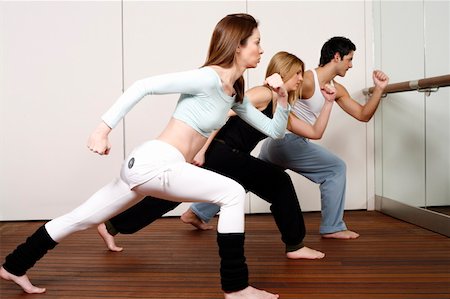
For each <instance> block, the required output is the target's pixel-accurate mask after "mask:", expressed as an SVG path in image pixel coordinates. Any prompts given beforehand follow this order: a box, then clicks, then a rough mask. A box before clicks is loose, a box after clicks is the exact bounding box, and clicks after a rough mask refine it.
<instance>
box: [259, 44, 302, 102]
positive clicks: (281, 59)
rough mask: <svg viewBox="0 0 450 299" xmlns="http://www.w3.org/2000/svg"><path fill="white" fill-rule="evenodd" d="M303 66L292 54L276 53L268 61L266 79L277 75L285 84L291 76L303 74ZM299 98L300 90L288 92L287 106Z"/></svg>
mask: <svg viewBox="0 0 450 299" xmlns="http://www.w3.org/2000/svg"><path fill="white" fill-rule="evenodd" d="M304 70H305V64H304V63H303V61H302V60H301V59H300V58H298V57H297V56H295V55H294V54H291V53H288V52H284V51H281V52H278V53H276V54H275V55H273V57H272V59H270V61H269V65H268V66H267V70H266V78H267V77H269V76H271V75H273V74H275V73H278V74H280V76H281V79H283V82H286V81H287V80H289V79H290V78H292V76H294V75H295V74H297V73H299V72H302V73H303V72H304ZM299 97H300V88H298V89H297V90H293V91H289V92H288V101H289V104H291V105H292V104H293V103H294V102H295V101H296V100H297V99H298V98H299Z"/></svg>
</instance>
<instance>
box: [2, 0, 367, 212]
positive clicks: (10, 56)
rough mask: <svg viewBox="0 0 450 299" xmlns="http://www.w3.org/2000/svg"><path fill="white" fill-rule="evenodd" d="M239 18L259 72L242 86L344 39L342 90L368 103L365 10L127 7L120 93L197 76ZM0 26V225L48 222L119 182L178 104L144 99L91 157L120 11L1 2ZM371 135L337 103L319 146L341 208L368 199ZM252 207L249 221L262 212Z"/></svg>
mask: <svg viewBox="0 0 450 299" xmlns="http://www.w3.org/2000/svg"><path fill="white" fill-rule="evenodd" d="M368 8H369V9H368ZM242 11H248V12H249V13H251V14H252V15H254V16H255V17H256V18H257V19H258V20H259V21H260V30H261V34H262V47H263V48H264V50H265V54H264V56H263V59H262V61H261V63H260V66H259V67H258V68H257V69H255V70H251V71H250V72H249V73H248V77H247V78H248V79H247V84H248V85H249V86H254V85H257V84H261V83H262V80H263V76H264V73H265V68H266V66H267V63H268V61H269V59H270V57H271V56H272V55H273V54H275V52H277V51H280V50H287V51H290V52H292V53H294V54H297V55H298V56H299V57H300V58H302V59H303V60H304V61H305V63H306V66H307V68H313V67H315V66H317V64H318V60H319V54H320V53H319V52H320V48H321V46H322V44H323V43H324V42H325V41H326V40H327V39H328V38H329V37H332V36H335V35H343V36H346V37H349V38H350V39H351V40H352V41H353V42H354V43H355V44H356V46H357V51H356V53H355V58H354V67H353V69H352V70H350V71H349V72H348V74H347V76H346V77H345V78H340V79H338V81H339V82H341V83H343V84H344V85H346V86H347V89H348V90H349V92H350V93H351V95H352V96H354V97H355V99H357V100H358V101H360V102H361V103H362V102H364V101H365V98H364V97H363V96H362V94H361V89H363V88H364V87H368V86H371V84H372V83H371V79H370V77H369V76H368V74H370V72H371V70H372V64H373V62H372V56H373V55H372V48H371V45H372V35H371V32H372V29H371V28H372V23H371V22H372V16H371V4H370V1H368V2H365V1H350V2H348V1H328V2H324V1H317V2H316V1H309V2H308V1H273V2H270V1H248V2H247V1H206V2H191V1H180V2H172V1H161V2H156V1H136V2H132V1H125V2H124V3H123V18H124V19H123V32H124V35H123V50H124V52H123V65H124V69H123V80H124V86H125V88H126V87H128V86H129V85H130V84H131V83H132V82H133V81H135V80H137V79H140V78H143V77H145V76H150V75H153V74H159V73H164V72H172V71H180V70H186V69H192V68H195V67H198V66H200V65H201V64H202V63H203V62H204V59H205V56H206V51H207V47H208V43H209V38H210V35H211V32H212V30H213V27H214V25H215V24H216V23H217V21H218V20H219V19H220V18H222V17H223V16H224V15H225V14H228V13H234V12H242ZM0 20H2V26H1V27H0V37H1V44H2V46H1V47H0V48H1V50H0V51H1V52H0V55H1V56H0V57H1V60H0V63H1V66H2V68H1V73H0V79H1V82H0V84H1V85H0V87H1V89H0V107H1V111H0V113H1V114H0V116H1V117H0V130H1V131H0V134H1V136H2V137H1V148H0V150H1V152H0V163H1V167H0V220H22V219H48V218H53V217H55V216H58V215H60V214H61V213H64V212H66V211H68V210H70V209H72V208H74V207H75V206H77V205H78V204H79V203H80V202H82V201H83V200H85V199H86V198H87V197H88V196H89V195H90V194H91V193H93V192H94V191H96V190H97V189H98V188H100V187H101V186H102V185H104V184H105V183H106V182H108V181H109V180H110V179H112V178H113V177H115V176H116V175H117V174H118V170H119V167H120V164H121V161H122V159H123V155H124V147H123V144H124V145H125V152H129V151H130V150H131V149H132V148H133V147H135V146H136V145H138V144H140V143H141V142H143V141H144V140H147V139H149V138H154V137H155V136H156V134H158V132H159V131H160V130H161V129H162V128H163V126H164V125H165V124H166V123H167V120H168V118H169V117H170V115H171V113H172V111H173V107H174V105H175V102H176V99H177V96H155V97H148V98H146V99H145V100H143V101H142V102H141V103H139V104H138V105H137V106H136V109H134V110H133V111H132V112H130V113H129V114H128V116H127V117H126V120H125V128H124V130H122V127H121V126H119V127H117V128H116V129H115V131H114V134H113V136H112V141H113V151H112V153H111V155H110V156H109V157H99V156H96V155H94V154H92V153H90V152H89V151H88V150H87V149H86V148H85V143H86V139H87V137H88V134H89V133H90V132H91V130H92V129H93V128H94V127H95V126H96V125H97V123H98V122H99V121H100V115H101V114H102V113H103V112H104V111H105V110H106V109H107V107H109V105H110V104H112V103H113V102H114V100H115V99H116V98H117V97H118V96H119V95H120V93H121V90H122V40H121V39H122V37H121V30H122V28H121V26H122V25H121V2H119V1H111V2H90V1H86V2H83V1H75V2H16V1H11V2H8V1H7V2H0ZM371 126H372V124H371V123H369V124H365V123H360V122H358V121H356V120H354V119H352V118H351V117H349V116H347V115H345V114H344V113H343V112H342V110H341V109H340V108H339V107H338V106H337V105H336V106H335V108H334V110H333V114H332V117H331V121H330V127H329V128H328V130H327V132H326V134H325V136H324V138H323V140H321V141H320V142H319V143H320V144H322V145H324V146H326V147H327V148H329V149H330V150H332V151H333V152H335V153H336V154H337V155H339V156H340V157H341V158H342V159H344V161H345V162H346V163H347V167H348V184H347V185H348V187H347V204H346V207H347V208H349V209H365V208H366V207H367V206H368V205H367V200H368V199H370V200H371V198H372V197H373V192H370V190H371V188H372V187H373V182H372V181H371V177H373V173H371V172H373V170H371V164H373V160H372V159H373V157H371V149H370V146H371V141H370V140H368V139H367V138H368V136H371ZM256 152H257V151H255V154H256ZM291 174H292V173H291ZM292 177H293V180H294V183H295V186H296V189H297V191H298V195H299V198H300V200H301V205H302V209H303V210H305V211H308V210H318V209H319V208H320V196H319V190H318V186H316V185H314V184H312V183H310V182H309V181H307V180H305V179H304V178H302V177H300V176H299V175H296V174H292ZM199 183H201V182H199ZM249 197H251V209H250V204H249V205H248V211H249V212H261V211H268V209H267V206H266V205H265V204H263V203H262V202H260V200H259V199H257V198H255V196H254V195H249ZM369 206H370V202H369ZM179 211H180V210H177V211H175V212H174V214H176V213H178V212H179Z"/></svg>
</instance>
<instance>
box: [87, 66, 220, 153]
mask: <svg viewBox="0 0 450 299" xmlns="http://www.w3.org/2000/svg"><path fill="white" fill-rule="evenodd" d="M211 72H214V70H211V69H208V68H202V69H196V70H191V71H185V72H179V73H171V74H165V75H159V76H153V77H149V78H147V79H143V80H139V81H136V82H135V83H133V84H132V85H131V86H130V87H129V88H128V89H127V90H126V91H125V92H124V93H123V94H122V95H121V96H120V97H119V99H118V100H117V101H116V102H115V103H114V104H113V105H112V106H111V108H109V109H108V111H106V113H105V114H103V115H102V120H103V122H102V123H100V124H99V125H98V126H97V128H96V129H95V130H94V131H93V132H92V133H91V135H90V136H89V140H88V144H87V146H88V148H89V149H90V150H91V151H93V152H94V153H98V154H100V155H107V154H109V150H110V148H111V145H110V143H109V140H108V135H109V133H110V132H111V131H112V129H113V128H114V127H115V126H116V125H117V124H118V123H119V122H120V120H121V119H122V118H123V117H124V116H125V115H126V114H127V113H128V112H129V111H130V110H131V109H132V108H133V107H134V106H135V105H136V104H137V103H138V102H139V101H140V100H141V99H142V98H143V97H145V96H146V95H152V94H154V95H156V94H171V93H186V94H200V93H202V92H205V89H207V88H209V86H213V85H214V82H215V81H214V80H215V79H216V78H215V77H214V76H211V74H212V73H211Z"/></svg>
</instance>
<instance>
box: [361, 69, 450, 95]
mask: <svg viewBox="0 0 450 299" xmlns="http://www.w3.org/2000/svg"><path fill="white" fill-rule="evenodd" d="M444 86H450V74H449V75H443V76H437V77H431V78H424V79H420V80H413V81H405V82H399V83H392V84H388V85H387V86H386V89H385V90H384V94H388V93H394V92H402V91H413V90H417V91H431V89H433V88H439V87H444ZM374 88H375V87H373V86H372V87H370V88H364V89H363V91H362V93H363V94H364V95H370V94H372V92H373V89H374Z"/></svg>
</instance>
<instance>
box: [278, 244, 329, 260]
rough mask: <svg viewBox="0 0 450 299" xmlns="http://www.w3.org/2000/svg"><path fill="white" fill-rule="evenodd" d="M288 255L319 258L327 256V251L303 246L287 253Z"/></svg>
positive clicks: (289, 256) (298, 257)
mask: <svg viewBox="0 0 450 299" xmlns="http://www.w3.org/2000/svg"><path fill="white" fill-rule="evenodd" d="M286 256H287V257H288V258H290V259H294V260H296V259H307V260H317V259H321V258H323V257H324V256H325V253H323V252H320V251H317V250H314V249H311V248H308V247H306V246H303V247H302V248H300V249H298V250H296V251H291V252H288V253H286Z"/></svg>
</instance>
